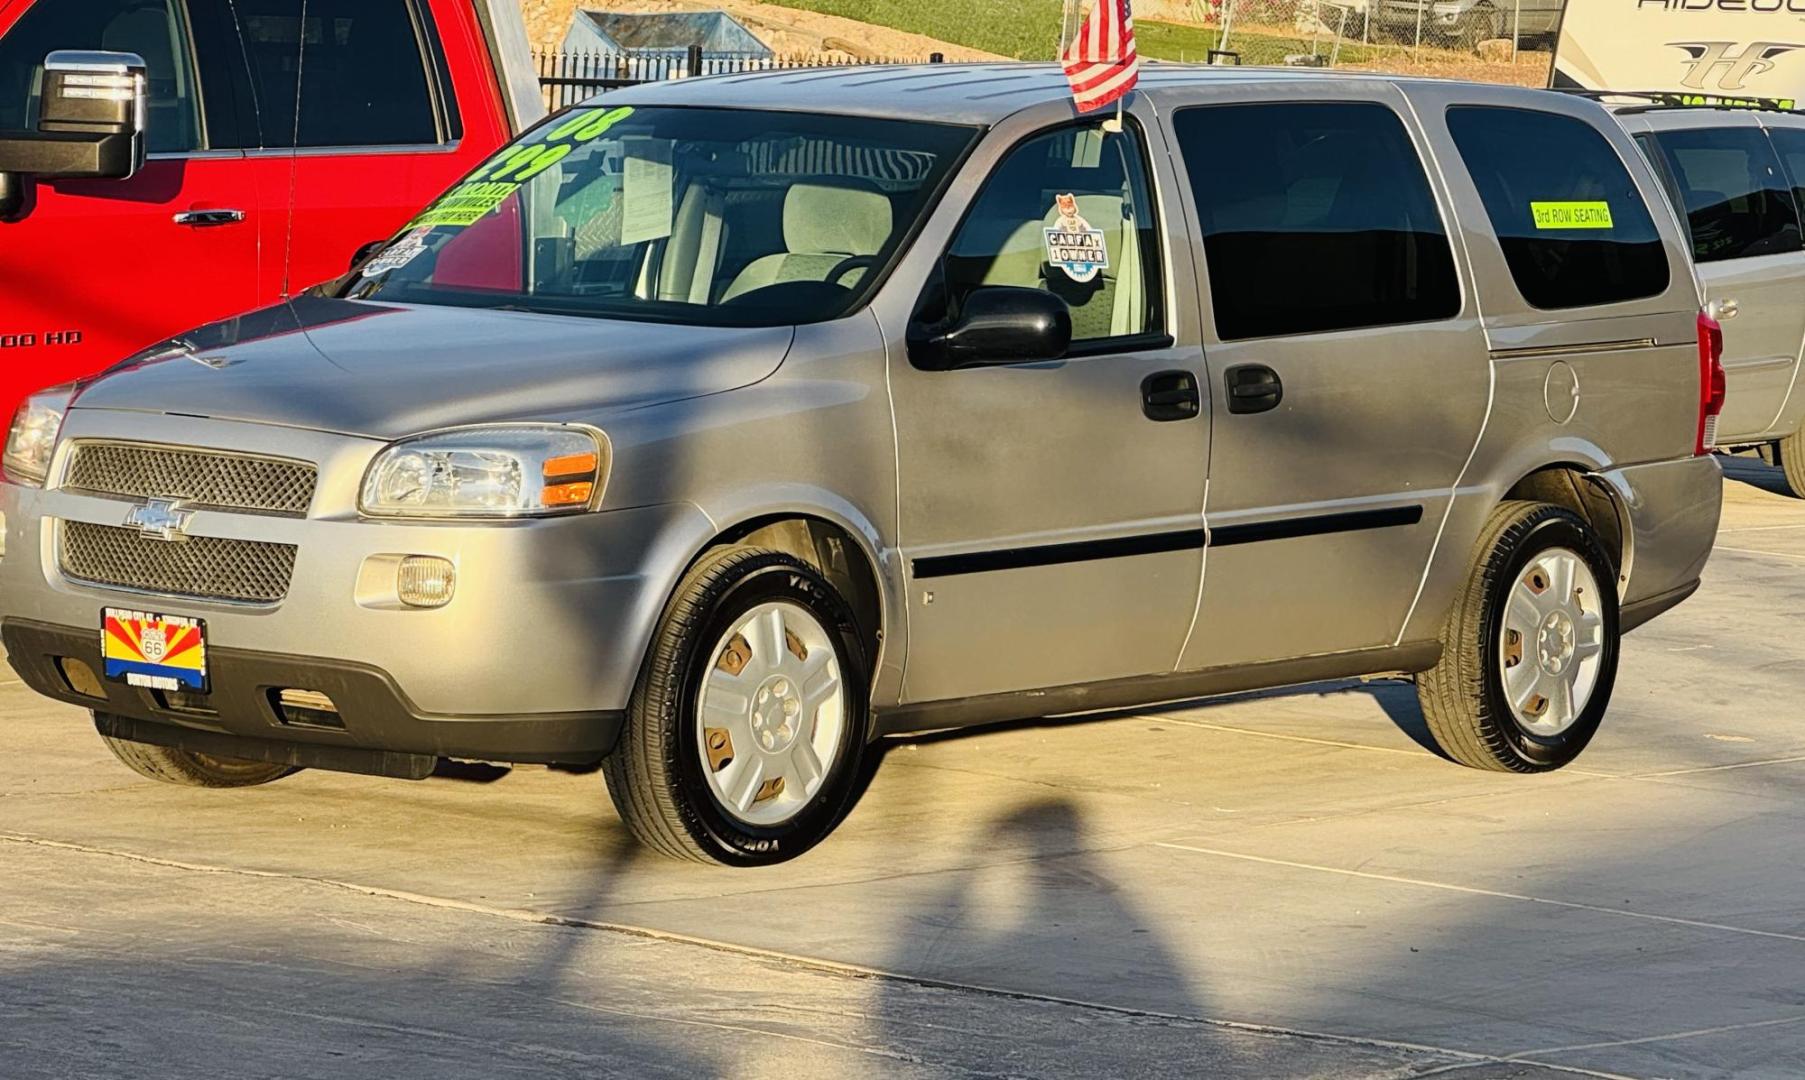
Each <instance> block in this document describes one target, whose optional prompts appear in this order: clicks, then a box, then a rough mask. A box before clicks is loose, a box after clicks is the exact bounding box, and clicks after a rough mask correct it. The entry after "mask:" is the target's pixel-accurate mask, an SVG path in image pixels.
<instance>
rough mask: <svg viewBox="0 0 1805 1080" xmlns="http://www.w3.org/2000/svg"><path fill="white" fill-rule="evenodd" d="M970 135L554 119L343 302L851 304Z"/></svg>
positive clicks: (799, 120) (693, 311)
mask: <svg viewBox="0 0 1805 1080" xmlns="http://www.w3.org/2000/svg"><path fill="white" fill-rule="evenodd" d="M977 135H978V131H977V129H975V128H970V127H960V126H955V125H949V124H934V123H920V122H915V121H902V120H880V119H873V118H869V117H855V116H837V115H827V114H814V113H791V112H767V111H755V110H747V109H696V108H647V107H633V106H616V107H608V106H594V107H585V108H580V109H577V110H574V111H572V112H569V113H565V114H561V115H559V116H557V117H554V118H553V119H552V120H550V121H548V122H546V123H545V124H543V125H541V126H540V127H538V128H537V129H535V130H534V131H532V132H529V133H528V134H527V135H526V136H524V137H522V138H521V139H520V140H519V141H518V142H516V143H514V144H513V145H511V146H508V147H506V148H504V149H503V150H502V151H501V152H500V153H498V154H496V155H495V156H494V157H493V158H491V159H490V160H489V161H488V162H487V163H485V164H484V165H483V166H482V167H481V168H479V169H477V170H476V171H475V172H474V173H472V174H471V175H470V176H469V177H468V178H467V179H465V180H464V182H462V183H460V184H458V185H457V186H456V187H454V188H452V189H451V190H450V191H448V192H446V193H445V195H444V196H442V197H441V198H440V199H439V200H438V201H437V202H435V203H433V204H432V205H431V206H430V207H428V208H427V209H426V211H425V212H424V213H422V214H421V215H420V216H419V217H417V218H415V219H414V221H413V222H412V223H411V224H409V226H408V227H407V228H406V229H404V230H403V231H402V233H401V234H400V235H399V236H398V237H396V238H395V239H394V240H393V241H391V242H390V243H389V245H388V246H387V247H386V248H385V249H383V250H382V251H381V252H380V253H379V254H378V255H377V256H376V257H375V258H373V259H371V260H370V261H368V262H367V263H365V264H364V266H363V269H362V270H361V271H359V272H358V273H357V274H355V275H353V278H352V281H351V283H350V284H349V286H347V288H346V290H345V292H344V293H343V295H345V296H348V297H351V298H355V299H376V298H380V299H382V300H385V301H389V302H395V303H420V304H452V305H460V306H478V307H499V308H510V309H516V310H527V311H541V312H548V313H554V314H568V315H591V316H598V317H611V318H625V319H639V320H648V321H659V322H676V323H688V324H696V325H715V326H781V325H787V324H793V323H805V322H818V321H821V320H825V319H832V318H836V317H838V316H840V315H843V314H846V313H847V312H849V311H851V310H852V309H853V307H854V306H855V305H856V304H857V303H858V302H859V301H860V300H862V299H863V294H864V292H865V291H866V287H867V286H869V285H871V284H873V283H874V282H875V281H876V280H877V279H878V278H880V277H881V276H882V275H883V272H884V270H885V269H886V268H887V267H888V265H889V263H890V261H891V260H892V259H894V258H896V256H897V252H898V249H899V248H901V246H902V244H903V241H904V239H905V238H906V237H908V236H909V235H910V234H911V233H912V232H913V230H914V227H915V225H916V224H917V223H918V222H919V220H920V219H921V218H922V216H923V215H925V214H926V213H927V211H928V208H929V206H930V204H931V203H932V202H933V199H934V195H935V193H936V192H937V191H939V189H940V186H941V183H942V181H944V180H945V178H946V176H947V174H948V173H949V172H950V170H951V169H952V167H953V165H954V164H955V163H956V162H957V161H958V160H959V159H960V158H961V157H962V156H963V154H964V153H965V151H966V149H967V148H968V147H969V146H970V145H971V143H972V141H973V140H974V139H975V138H976V137H977Z"/></svg>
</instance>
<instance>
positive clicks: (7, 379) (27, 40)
mask: <svg viewBox="0 0 1805 1080" xmlns="http://www.w3.org/2000/svg"><path fill="white" fill-rule="evenodd" d="M20 10H23V14H22V16H20V17H19V18H17V20H16V21H14V22H13V23H12V25H11V26H10V27H5V26H0V33H3V35H4V36H0V129H13V130H29V129H31V128H32V127H34V126H35V124H36V117H37V99H36V96H35V95H36V93H37V89H38V87H39V86H40V85H41V75H42V68H43V63H44V57H45V56H46V55H47V54H49V53H50V52H52V51H55V50H59V49H106V50H112V51H117V52H133V53H137V54H138V55H139V56H142V57H143V58H144V60H145V63H146V65H147V67H148V69H149V79H150V106H149V110H148V111H149V116H148V119H147V141H148V147H149V150H150V160H149V161H148V162H147V163H146V165H145V167H144V168H143V169H142V170H141V171H140V172H139V173H138V174H137V175H136V176H134V177H133V178H132V179H130V180H109V181H93V180H86V181H79V182H78V181H51V182H46V183H33V184H32V189H33V190H32V193H31V195H29V196H28V201H27V204H26V208H25V210H24V211H23V212H22V214H21V215H20V216H19V217H18V218H16V219H15V220H12V221H0V373H3V375H0V377H3V379H4V391H5V392H4V394H3V395H0V396H4V397H5V398H6V400H5V401H4V402H0V405H4V407H5V409H6V415H11V405H12V404H13V403H14V402H15V401H16V400H17V398H18V397H19V396H20V395H21V394H23V393H25V392H29V391H30V390H33V389H37V388H39V387H43V386H48V385H51V384H53V383H57V382H61V381H64V380H67V379H70V378H73V377H75V376H78V375H86V374H91V373H93V372H96V371H99V370H101V369H102V368H104V367H106V366H107V365H109V364H111V363H113V362H115V361H118V360H121V359H123V358H125V357H126V356H128V355H130V354H132V353H134V352H136V351H138V350H139V349H142V348H144V347H146V346H149V345H153V344H155V343H156V342H158V341H160V340H162V339H164V338H166V337H169V336H170V335H172V334H176V333H179V332H180V331H183V330H186V329H189V328H191V327H194V326H197V325H200V324H202V323H206V322H209V321H212V320H214V319H217V318H222V317H225V316H228V315H232V314H235V313H237V312H239V311H242V310H244V309H245V308H248V307H251V306H252V305H253V304H254V303H255V302H256V300H257V292H256V283H257V271H258V254H259V252H258V243H257V230H258V228H259V225H260V218H261V215H262V211H263V203H262V201H261V194H260V192H259V191H258V184H257V181H256V179H255V177H254V176H253V175H251V174H250V173H249V172H248V171H247V166H246V161H245V158H244V154H243V152H242V151H240V150H237V149H223V148H227V147H237V146H239V145H241V143H239V142H238V141H237V138H236V137H237V133H238V129H239V126H240V117H241V114H240V112H239V111H238V102H237V101H236V97H235V94H234V89H235V86H234V84H235V79H234V72H233V71H232V68H231V64H232V63H233V62H234V58H235V57H237V56H238V55H239V50H238V43H237V39H236V37H235V35H234V34H233V31H232V29H231V26H230V21H229V20H228V19H226V18H224V15H223V11H222V9H221V8H220V6H219V5H217V4H200V5H196V6H195V13H196V15H197V16H198V18H196V19H193V20H191V19H190V17H189V12H188V9H187V5H186V4H184V3H182V2H181V0H91V2H86V3H80V4H76V3H66V2H63V0H37V3H35V4H33V5H31V6H29V7H25V8H23V9H20V8H19V7H17V6H14V7H9V8H7V9H6V12H7V13H8V14H12V13H16V12H18V11H20ZM0 17H3V16H0ZM203 102H204V103H205V106H204V107H203Z"/></svg>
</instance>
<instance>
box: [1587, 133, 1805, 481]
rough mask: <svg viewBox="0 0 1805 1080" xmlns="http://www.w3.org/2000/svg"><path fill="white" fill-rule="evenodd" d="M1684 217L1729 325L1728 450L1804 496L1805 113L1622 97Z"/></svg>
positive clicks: (1724, 429)
mask: <svg viewBox="0 0 1805 1080" xmlns="http://www.w3.org/2000/svg"><path fill="white" fill-rule="evenodd" d="M1613 110H1614V111H1615V112H1616V113H1617V116H1618V119H1619V120H1621V121H1622V123H1623V125H1624V127H1625V128H1627V129H1628V130H1629V132H1630V133H1631V134H1632V135H1633V136H1634V137H1635V139H1636V142H1637V143H1638V145H1640V146H1641V147H1642V150H1643V152H1644V153H1646V154H1647V155H1648V158H1649V160H1650V161H1651V162H1653V163H1654V165H1655V171H1656V172H1657V173H1658V174H1659V175H1660V177H1661V179H1662V181H1663V182H1664V183H1665V185H1666V187H1667V190H1668V194H1669V196H1670V197H1671V199H1672V200H1673V203H1674V206H1675V208H1676V209H1677V210H1678V211H1679V212H1680V214H1681V216H1682V217H1683V218H1684V221H1685V225H1686V228H1687V231H1688V233H1689V236H1690V239H1691V242H1692V250H1693V257H1694V259H1695V260H1696V262H1697V265H1698V274H1699V277H1700V279H1701V280H1702V281H1703V283H1704V288H1705V297H1706V302H1707V308H1708V310H1709V311H1711V312H1712V313H1713V314H1714V315H1715V316H1716V317H1717V318H1718V319H1719V320H1720V321H1721V322H1722V323H1723V328H1724V369H1725V371H1726V374H1727V378H1728V389H1729V397H1728V399H1727V400H1726V401H1725V403H1724V411H1723V416H1722V417H1720V418H1719V419H1718V425H1717V441H1718V443H1719V444H1720V445H1722V446H1724V447H1725V448H1732V449H1758V450H1759V451H1760V452H1761V454H1762V456H1763V457H1765V458H1766V459H1767V460H1768V461H1769V462H1770V463H1771V464H1776V465H1779V466H1781V469H1782V475H1783V476H1784V478H1785V481H1786V485H1787V487H1788V488H1789V489H1790V490H1791V492H1792V494H1793V495H1795V496H1798V497H1805V377H1802V376H1801V373H1800V357H1801V353H1802V352H1805V302H1801V300H1802V298H1805V234H1802V232H1801V228H1800V218H1801V215H1802V214H1805V114H1800V113H1797V112H1793V111H1786V110H1778V109H1760V108H1755V107H1752V106H1751V107H1747V108H1712V107H1705V108H1700V107H1692V106H1685V105H1677V104H1672V103H1668V102H1664V101H1663V100H1661V99H1652V100H1650V101H1643V102H1638V103H1634V104H1618V105H1615V106H1613Z"/></svg>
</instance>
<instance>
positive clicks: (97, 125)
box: [0, 51, 149, 218]
mask: <svg viewBox="0 0 1805 1080" xmlns="http://www.w3.org/2000/svg"><path fill="white" fill-rule="evenodd" d="M148 98H149V91H148V89H147V84H146V81H145V65H144V59H143V57H140V56H138V55H137V54H136V53H116V52H67V51H66V52H53V53H51V54H50V55H49V56H48V57H47V58H46V59H45V60H44V89H43V94H42V95H41V96H40V98H39V99H38V127H37V130H36V131H6V132H0V218H8V217H12V216H14V215H15V214H17V213H18V212H19V210H20V208H21V207H23V206H24V203H25V187H24V180H25V179H26V178H28V177H35V178H37V179H39V180H126V179H130V178H131V177H132V176H133V175H135V174H136V173H137V171H138V170H139V169H140V168H142V167H143V166H144V123H145V110H146V107H147V104H148Z"/></svg>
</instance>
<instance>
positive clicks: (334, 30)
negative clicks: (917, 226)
mask: <svg viewBox="0 0 1805 1080" xmlns="http://www.w3.org/2000/svg"><path fill="white" fill-rule="evenodd" d="M236 7H237V9H238V16H239V25H240V28H241V31H242V33H243V35H244V41H245V53H246V56H247V57H248V58H249V60H250V64H251V79H252V83H253V85H254V90H255V94H256V98H257V111H258V115H259V117H260V119H261V123H262V127H263V145H264V146H266V147H289V146H300V147H337V146H418V145H425V144H432V143H437V142H439V125H438V119H437V112H436V110H435V109H434V105H433V91H434V88H435V86H436V85H437V82H438V79H437V72H436V70H435V65H432V64H429V62H428V53H429V49H428V41H427V39H426V37H425V36H424V34H423V32H422V29H421V27H420V26H419V25H418V24H417V23H416V20H415V14H414V10H413V4H412V3H410V2H409V0H238V3H237V5H236Z"/></svg>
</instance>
